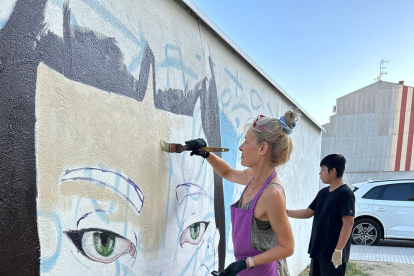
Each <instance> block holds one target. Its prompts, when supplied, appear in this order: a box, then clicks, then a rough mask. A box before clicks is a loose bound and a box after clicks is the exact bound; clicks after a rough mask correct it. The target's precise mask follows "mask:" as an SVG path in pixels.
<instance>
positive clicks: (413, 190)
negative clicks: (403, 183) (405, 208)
mask: <svg viewBox="0 0 414 276" xmlns="http://www.w3.org/2000/svg"><path fill="white" fill-rule="evenodd" d="M410 186H411V194H410V196H409V197H408V200H409V201H414V183H411V184H410Z"/></svg>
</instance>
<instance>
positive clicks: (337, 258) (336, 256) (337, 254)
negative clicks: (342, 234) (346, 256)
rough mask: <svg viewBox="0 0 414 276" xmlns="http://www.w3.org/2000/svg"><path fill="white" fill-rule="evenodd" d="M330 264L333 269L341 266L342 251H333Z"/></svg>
mask: <svg viewBox="0 0 414 276" xmlns="http://www.w3.org/2000/svg"><path fill="white" fill-rule="evenodd" d="M332 263H333V265H334V266H335V268H338V266H340V265H341V264H342V250H338V249H335V251H334V253H333V254H332Z"/></svg>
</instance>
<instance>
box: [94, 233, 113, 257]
mask: <svg viewBox="0 0 414 276" xmlns="http://www.w3.org/2000/svg"><path fill="white" fill-rule="evenodd" d="M93 244H94V245H95V249H96V251H97V252H98V253H99V254H101V255H102V256H104V257H108V256H109V255H111V254H112V252H113V251H114V248H115V236H114V235H111V234H106V233H100V232H96V233H93Z"/></svg>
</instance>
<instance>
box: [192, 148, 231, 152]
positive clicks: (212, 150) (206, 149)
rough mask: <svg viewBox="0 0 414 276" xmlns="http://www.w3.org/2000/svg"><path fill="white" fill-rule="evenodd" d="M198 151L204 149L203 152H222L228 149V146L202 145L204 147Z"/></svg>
mask: <svg viewBox="0 0 414 276" xmlns="http://www.w3.org/2000/svg"><path fill="white" fill-rule="evenodd" d="M198 151H205V152H224V151H229V149H228V148H215V147H204V148H200V149H199V150H198Z"/></svg>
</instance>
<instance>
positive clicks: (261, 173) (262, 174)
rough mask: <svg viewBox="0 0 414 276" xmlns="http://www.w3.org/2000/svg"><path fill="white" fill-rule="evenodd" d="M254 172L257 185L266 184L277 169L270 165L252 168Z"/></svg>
mask: <svg viewBox="0 0 414 276" xmlns="http://www.w3.org/2000/svg"><path fill="white" fill-rule="evenodd" d="M252 169H253V172H254V179H255V182H256V184H258V183H264V182H265V181H266V179H267V178H268V177H269V176H270V175H271V174H272V172H273V171H274V170H275V167H272V166H269V165H258V166H255V167H253V168H252Z"/></svg>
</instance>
